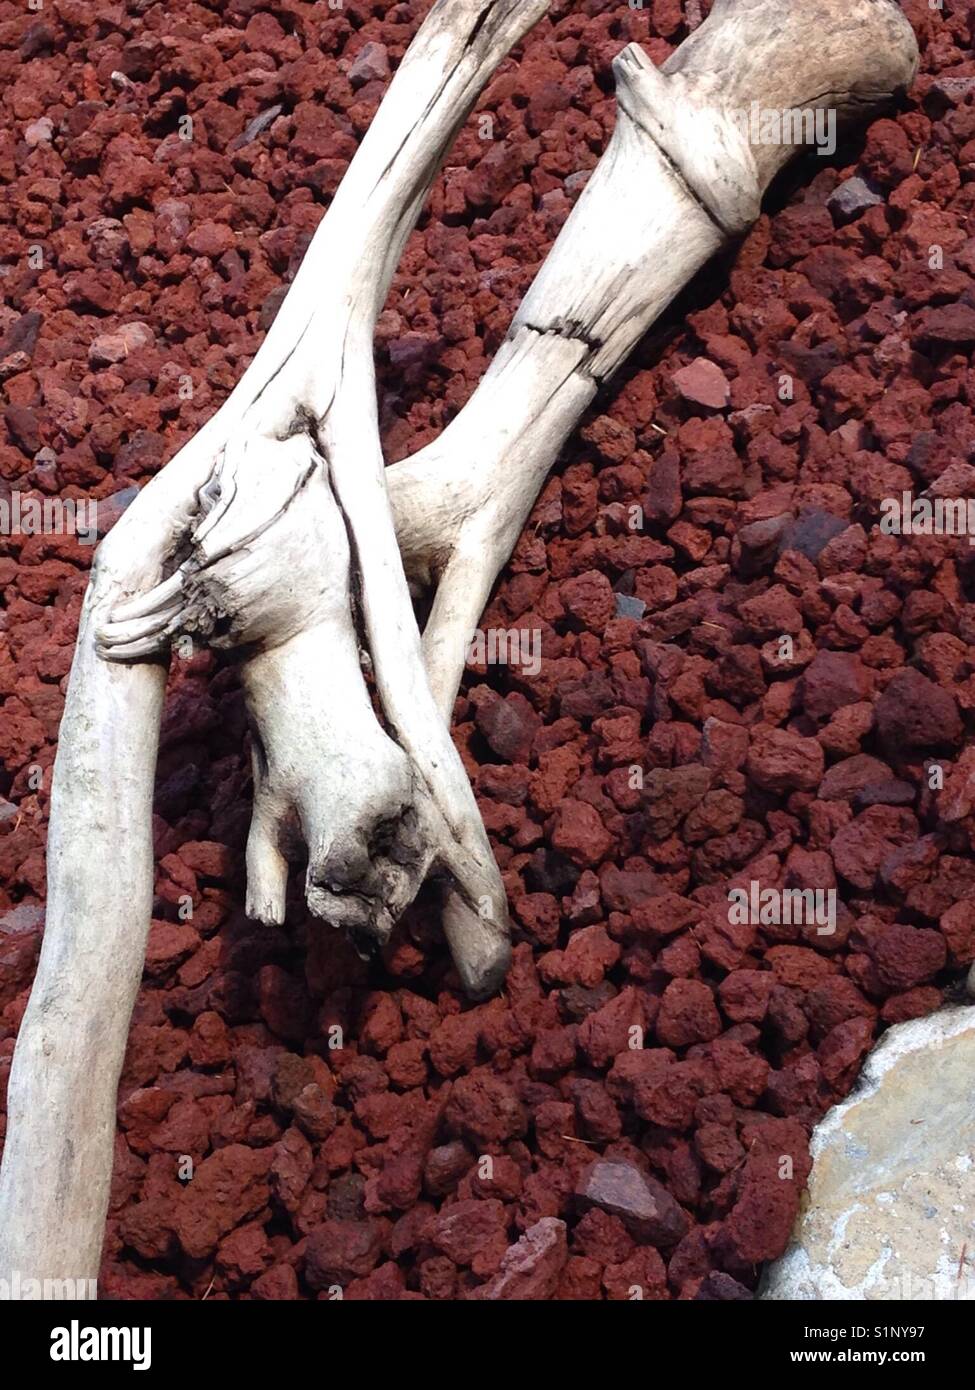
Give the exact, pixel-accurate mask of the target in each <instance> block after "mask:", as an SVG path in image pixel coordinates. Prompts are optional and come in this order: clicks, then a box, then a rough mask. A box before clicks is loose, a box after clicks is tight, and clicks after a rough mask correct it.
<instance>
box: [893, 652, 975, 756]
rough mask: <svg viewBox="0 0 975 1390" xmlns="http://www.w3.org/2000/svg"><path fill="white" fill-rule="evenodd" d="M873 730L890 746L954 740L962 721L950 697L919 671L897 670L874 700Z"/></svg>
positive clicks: (932, 744) (935, 744) (921, 745)
mask: <svg viewBox="0 0 975 1390" xmlns="http://www.w3.org/2000/svg"><path fill="white" fill-rule="evenodd" d="M877 730H878V733H879V734H880V737H881V738H882V739H883V741H884V743H885V744H887V745H889V746H890V747H891V748H933V747H938V746H940V745H943V744H948V743H957V742H958V739H959V738H960V737H961V732H962V723H961V717H960V715H959V713H958V706H957V704H956V702H955V699H954V697H953V696H952V695H951V694H950V692H949V691H947V690H942V689H941V687H940V686H938V685H935V683H934V682H933V681H930V680H928V678H927V677H926V676H923V675H922V674H921V673H920V671H910V670H908V671H898V672H897V674H896V675H895V676H894V678H893V680H891V681H890V683H889V684H888V685H887V687H886V688H885V690H884V692H883V694H882V695H881V697H880V699H879V700H878V701H877Z"/></svg>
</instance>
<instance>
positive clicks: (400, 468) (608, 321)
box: [386, 0, 918, 718]
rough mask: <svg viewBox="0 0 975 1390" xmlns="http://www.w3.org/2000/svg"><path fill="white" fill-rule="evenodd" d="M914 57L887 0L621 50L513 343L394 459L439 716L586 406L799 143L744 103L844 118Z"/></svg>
mask: <svg viewBox="0 0 975 1390" xmlns="http://www.w3.org/2000/svg"><path fill="white" fill-rule="evenodd" d="M917 61H918V54H917V43H916V40H915V38H914V33H913V30H912V29H911V26H910V25H909V23H908V22H907V20H906V19H905V17H904V15H903V13H902V11H901V9H900V7H899V6H898V5H897V4H896V3H895V0H716V3H715V5H714V8H713V10H712V12H711V14H710V16H709V18H708V19H707V20H705V22H704V23H703V24H702V25H701V27H700V28H699V29H697V30H696V31H695V32H694V33H693V34H692V35H691V36H690V37H689V38H688V39H687V40H685V42H684V43H683V44H681V46H680V47H679V48H678V49H677V50H676V52H675V53H674V54H673V55H672V56H671V57H670V58H669V59H668V61H667V62H666V63H665V64H664V65H663V67H662V68H660V69H657V68H655V67H654V66H653V64H652V63H651V62H650V60H649V58H648V57H647V55H646V54H645V53H644V51H643V49H642V48H640V47H639V45H637V44H630V45H629V46H628V47H627V48H625V49H624V50H623V51H622V52H621V53H620V54H619V56H618V57H617V59H616V60H615V63H614V71H615V76H616V83H617V97H618V102H619V112H618V117H617V122H616V128H615V130H614V133H613V136H612V138H611V139H610V142H609V145H608V146H607V149H606V151H605V153H604V154H603V156H602V158H601V159H600V161H599V163H598V165H597V167H596V169H595V170H594V171H593V174H592V175H591V177H590V179H589V181H588V183H587V184H586V187H585V188H584V190H583V192H582V193H581V195H580V197H579V199H578V202H577V203H576V206H575V207H574V208H573V210H572V213H571V214H570V216H569V218H568V219H567V221H566V223H565V225H564V227H563V228H562V230H561V232H560V234H559V236H558V238H557V240H556V243H555V245H554V247H553V248H552V251H551V254H550V255H549V257H548V259H547V260H546V261H545V263H544V265H543V266H542V269H541V271H540V272H539V274H538V276H537V277H536V279H535V281H534V283H533V284H532V286H531V288H530V289H529V291H528V293H527V295H526V296H525V299H524V301H523V303H522V304H521V307H520V308H519V309H518V312H517V313H516V314H515V317H514V319H513V321H512V324H511V328H510V330H509V332H508V335H507V338H506V340H505V342H504V343H503V344H502V346H501V348H500V349H499V351H498V352H497V354H496V356H495V358H494V360H493V361H492V363H491V365H490V366H489V368H488V370H487V372H486V373H485V375H484V377H483V378H482V379H481V382H480V383H479V385H478V387H477V389H476V390H475V392H474V394H473V396H472V397H471V399H470V400H469V401H468V402H467V404H466V406H465V407H464V408H463V409H462V410H461V411H460V413H459V414H458V415H457V416H456V418H455V419H454V420H453V421H451V423H450V424H449V425H448V426H447V428H446V429H445V430H444V431H443V433H442V434H441V435H440V437H439V438H438V439H436V440H435V441H434V442H433V443H432V444H429V445H428V446H427V447H426V448H424V449H422V450H420V451H419V453H417V454H415V455H413V457H412V458H409V459H406V460H404V461H403V462H402V463H398V464H393V465H392V466H391V467H390V468H389V469H387V473H386V481H387V485H388V487H389V491H390V497H391V500H392V505H393V515H394V518H395V522H396V534H397V538H398V540H399V544H400V550H401V553H402V555H403V561H404V564H405V566H406V569H407V573H408V575H409V576H410V578H411V579H412V581H413V582H414V585H415V587H416V588H417V590H420V591H422V590H423V589H424V588H432V589H434V590H435V599H434V603H433V607H432V610H431V613H430V617H429V620H428V622H427V625H426V628H425V630H424V639H423V640H424V652H425V656H426V661H427V671H428V674H429V678H430V682H431V685H432V686H433V689H434V692H435V694H436V697H437V701H438V703H439V705H440V709H441V712H442V714H443V715H444V717H445V718H446V717H449V713H450V710H451V709H452V706H453V702H454V698H455V696H456V692H457V687H458V684H459V681H460V677H461V675H462V673H463V668H464V654H465V650H466V647H465V642H464V640H463V639H464V637H465V634H466V635H467V636H468V637H469V635H470V632H471V630H472V629H473V628H474V627H475V626H476V624H477V621H478V618H479V616H480V614H481V612H482V611H483V608H484V605H485V603H486V602H487V599H488V596H489V595H490V592H491V589H492V588H493V585H494V583H495V580H496V578H497V576H498V574H499V572H500V570H501V568H502V567H503V565H504V564H505V562H506V561H507V559H508V557H509V555H510V554H511V551H512V549H513V548H514V545H515V542H516V541H517V538H518V536H519V534H520V532H521V530H522V528H523V526H524V524H525V521H526V519H527V516H528V513H529V511H530V510H531V507H532V505H533V503H534V501H535V498H536V497H537V496H538V493H539V491H540V489H541V486H542V483H543V482H544V480H545V477H546V476H547V474H548V472H549V470H550V469H551V467H552V464H553V463H554V462H555V459H556V458H557V456H558V453H559V450H560V449H561V447H562V445H563V443H564V442H565V440H566V438H567V436H568V434H569V433H570V432H571V430H572V429H573V427H574V426H575V424H576V421H577V420H578V418H579V416H580V415H581V413H582V412H583V411H584V410H585V409H586V407H587V406H589V405H590V404H591V402H592V401H593V399H594V397H595V395H596V392H597V390H598V388H599V386H600V385H601V384H602V382H604V381H605V380H606V379H607V378H608V377H609V376H610V375H611V374H612V373H613V372H614V371H615V370H616V368H617V367H618V366H619V364H620V363H621V362H622V361H623V360H624V359H625V358H626V357H627V356H628V354H629V353H630V351H631V350H632V349H633V347H634V346H635V344H636V343H637V342H639V340H640V338H642V337H643V335H644V334H645V333H646V331H647V329H648V328H649V327H650V325H651V324H652V323H653V322H654V321H655V320H656V319H657V318H658V317H659V315H660V314H661V313H662V312H663V310H664V309H665V308H666V307H667V305H668V304H669V303H670V302H671V300H672V299H673V298H674V296H675V295H676V294H677V293H678V292H679V291H680V290H681V289H682V288H683V286H684V285H685V284H686V283H687V282H688V281H689V280H690V279H691V278H692V277H693V276H694V275H695V274H696V273H697V271H698V270H699V269H700V268H701V267H702V266H703V265H704V264H705V263H706V262H707V261H708V260H709V259H710V258H711V256H713V254H714V253H715V252H716V251H717V250H718V249H719V247H721V246H722V245H723V244H725V243H726V242H727V240H728V239H729V237H731V236H733V235H736V234H738V233H740V232H742V231H744V230H745V229H746V227H747V226H748V225H750V223H751V222H752V221H753V220H754V218H755V217H756V216H757V214H758V211H759V207H760V204H761V199H762V195H763V194H764V192H765V190H766V189H767V187H768V185H769V184H770V183H771V181H772V179H773V178H774V177H775V175H776V174H777V173H778V172H779V171H780V170H781V169H782V168H783V167H784V166H785V164H786V163H787V162H788V161H789V160H790V159H792V158H793V157H794V156H795V155H796V153H797V149H796V147H795V146H793V145H791V144H784V145H783V144H779V145H771V144H761V143H753V142H751V140H750V139H747V138H744V136H743V133H742V132H743V129H744V131H745V135H748V136H750V134H751V130H750V126H751V121H750V115H751V110H752V104H753V103H757V105H758V107H759V108H760V109H765V110H774V111H789V110H793V109H802V110H810V111H814V110H817V109H822V110H830V109H832V110H835V111H836V113H837V118H838V123H839V125H840V126H842V125H843V124H845V123H849V122H850V120H851V119H856V118H863V117H864V116H866V115H868V114H870V113H871V112H873V111H875V110H876V109H877V108H878V107H879V106H881V105H883V104H884V103H885V102H887V101H889V100H890V98H891V97H892V96H893V95H894V94H895V93H897V92H899V91H902V90H903V89H904V88H906V87H907V86H908V85H909V84H910V82H911V81H912V79H913V77H914V73H915V71H916V68H917Z"/></svg>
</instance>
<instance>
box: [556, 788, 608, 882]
mask: <svg viewBox="0 0 975 1390" xmlns="http://www.w3.org/2000/svg"><path fill="white" fill-rule="evenodd" d="M551 841H552V845H553V846H554V848H555V849H557V850H560V851H561V853H563V854H565V855H566V856H567V857H568V858H569V859H570V860H571V861H572V863H573V864H578V865H579V867H580V868H588V867H592V866H594V865H597V864H601V863H602V861H603V860H604V859H605V857H606V855H607V854H608V853H609V850H610V849H611V848H612V844H613V837H612V836H611V835H610V833H609V831H608V830H607V829H606V827H605V826H604V825H603V822H602V821H601V820H600V817H599V812H598V811H596V810H595V808H594V807H592V806H590V805H589V804H588V803H587V802H585V801H574V800H572V799H571V798H570V797H566V798H565V799H564V800H563V801H560V802H559V804H558V806H557V807H556V808H555V816H554V818H553V821H552V831H551Z"/></svg>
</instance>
